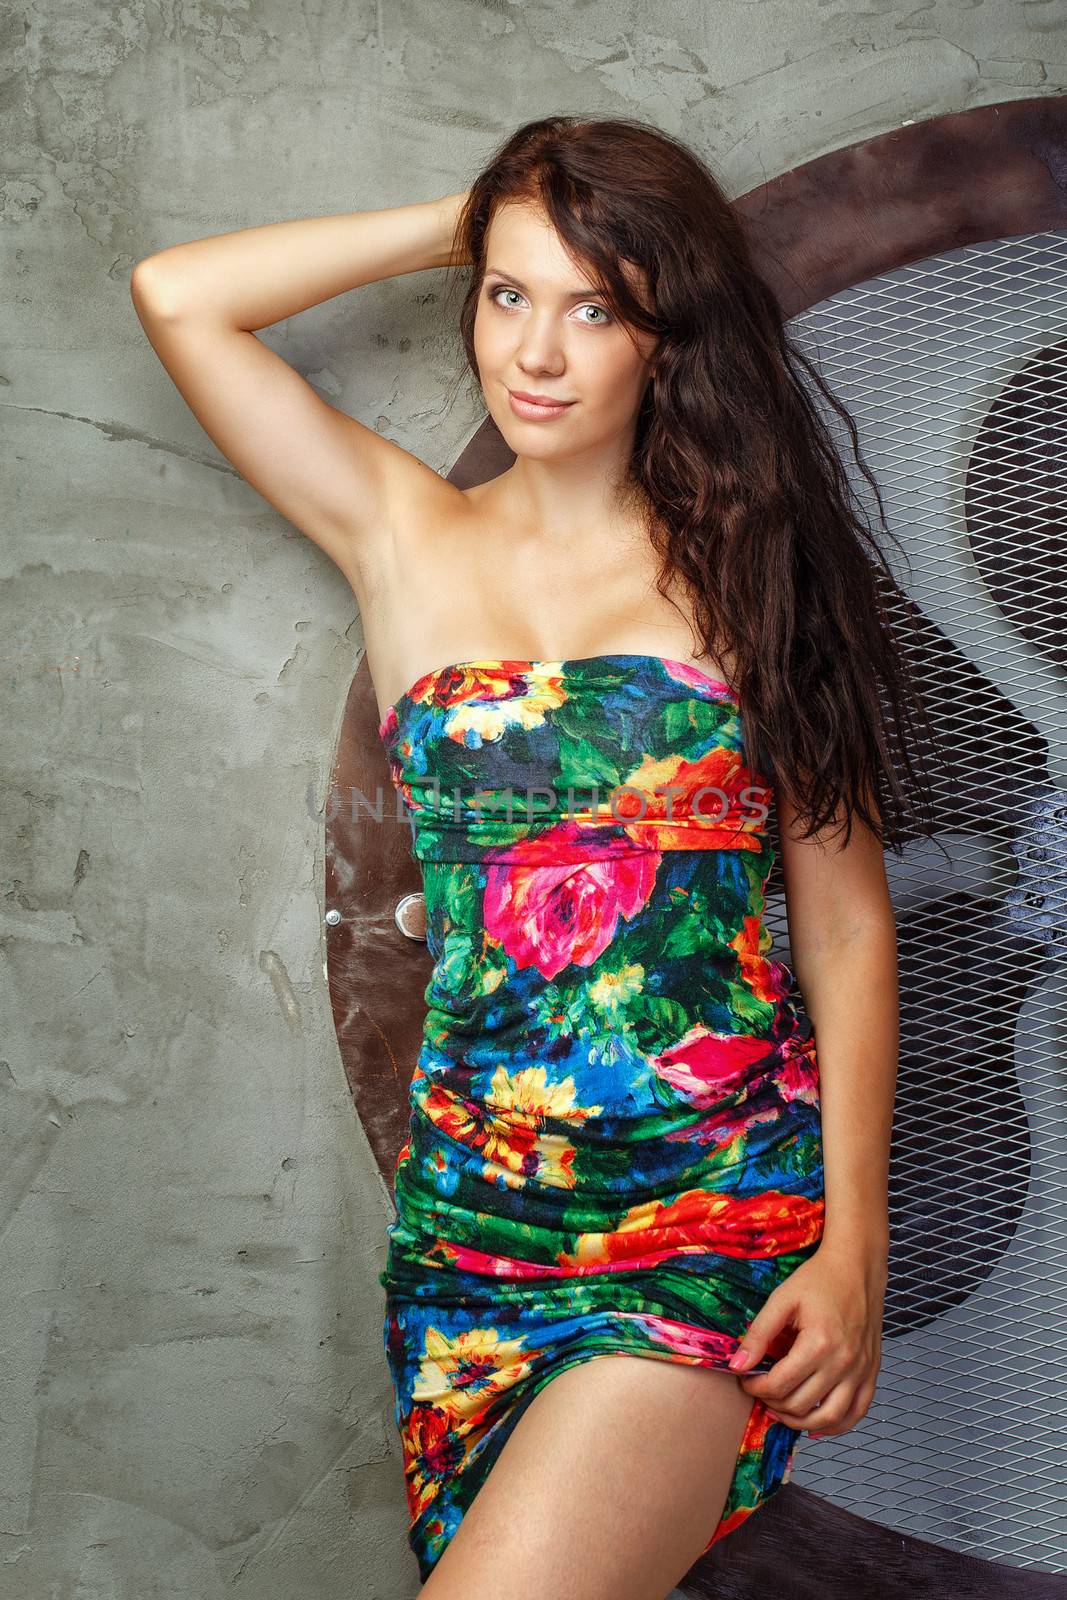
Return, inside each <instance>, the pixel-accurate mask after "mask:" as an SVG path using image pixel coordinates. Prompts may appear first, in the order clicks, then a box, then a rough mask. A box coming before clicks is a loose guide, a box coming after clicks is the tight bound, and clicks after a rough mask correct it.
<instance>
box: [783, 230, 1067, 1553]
mask: <svg viewBox="0 0 1067 1600" xmlns="http://www.w3.org/2000/svg"><path fill="white" fill-rule="evenodd" d="M791 328H792V331H793V333H794V336H795V337H796V338H797V340H798V342H799V343H800V345H801V347H802V348H803V349H804V350H805V351H806V352H807V353H808V354H809V355H811V356H812V357H813V358H814V359H815V360H816V361H817V362H818V363H819V365H820V367H821V370H822V371H823V373H824V374H825V376H826V378H827V379H828V381H829V382H830V384H831V385H832V386H833V388H834V389H835V391H836V393H837V394H838V395H839V396H840V397H841V399H842V400H843V401H844V402H845V403H846V405H848V407H849V409H850V410H851V412H852V415H853V416H854V417H855V419H856V422H857V426H858V428H859V433H860V442H861V445H862V448H863V451H864V454H865V456H866V459H867V461H868V462H869V464H870V466H871V468H872V470H873V472H874V475H875V477H876V479H877V480H878V483H879V486H880V488H881V490H882V493H883V496H884V499H885V505H886V512H887V517H888V519H889V522H890V526H891V527H892V528H893V531H894V533H895V534H896V535H897V536H898V538H899V539H900V540H901V543H902V544H903V546H904V548H905V550H906V551H907V555H908V558H909V560H910V563H911V567H910V571H909V570H908V567H907V564H906V563H905V562H903V561H901V559H900V557H899V553H898V552H896V551H895V550H894V549H893V547H892V546H890V547H889V548H888V549H887V556H888V558H889V560H890V562H891V564H892V566H893V568H894V572H895V573H896V575H897V580H898V582H899V585H900V588H901V591H902V595H903V596H906V597H907V599H906V601H902V604H911V605H914V606H916V607H918V608H919V610H920V612H921V613H922V616H923V618H924V619H925V620H924V622H923V629H924V637H925V640H926V644H925V647H924V650H923V656H922V661H921V670H920V683H921V687H922V688H923V691H924V694H925V695H926V698H927V701H928V704H929V706H930V709H931V714H932V715H933V717H934V718H935V719H936V722H937V725H938V727H939V729H940V730H941V732H942V736H943V739H944V744H945V754H946V755H947V756H948V758H949V771H948V772H947V773H944V774H943V775H942V776H939V777H938V780H937V791H936V792H937V807H938V828H939V833H938V837H939V839H940V842H941V844H942V845H943V846H944V847H945V850H946V851H947V859H946V857H945V856H944V855H942V854H941V853H940V851H939V850H938V849H937V848H936V846H934V845H932V844H931V843H930V842H929V841H926V840H918V841H915V842H914V843H913V844H912V845H911V846H909V847H908V848H907V849H906V851H905V855H904V856H903V858H900V859H897V858H895V857H894V856H892V855H887V857H886V863H887V869H888V872H889V876H890V883H891V887H892V891H893V899H894V904H895V907H896V912H897V921H898V931H899V943H900V968H901V1010H902V1017H901V1021H902V1045H901V1061H900V1074H899V1080H898V1091H897V1105H896V1114H895V1119H894V1134H893V1150H892V1180H891V1190H892V1192H891V1219H890V1220H891V1237H892V1245H891V1256H890V1281H889V1292H888V1296H887V1302H886V1323H885V1334H886V1338H885V1344H884V1353H883V1363H882V1369H881V1373H880V1377H879V1386H878V1391H877V1394H876V1395H875V1398H874V1401H873V1404H872V1406H871V1409H870V1411H869V1412H868V1414H867V1416H866V1417H865V1418H864V1420H863V1421H862V1422H861V1423H860V1424H859V1426H858V1427H857V1428H855V1429H853V1430H852V1431H851V1432H850V1433H848V1434H844V1435H842V1436H841V1437H840V1438H837V1439H828V1440H824V1441H822V1442H821V1443H813V1442H810V1441H808V1442H802V1444H801V1448H800V1450H799V1451H798V1453H797V1459H796V1466H795V1470H794V1481H795V1482H796V1483H799V1484H802V1485H804V1487H806V1488H809V1489H811V1490H813V1491H814V1492H816V1493H819V1494H821V1495H824V1496H826V1498H827V1499H829V1500H831V1501H832V1502H833V1503H835V1504H837V1505H840V1506H842V1507H844V1508H846V1509H848V1510H850V1511H854V1512H856V1513H858V1514H859V1515H862V1516H864V1517H868V1518H870V1519H871V1520H873V1521H876V1522H880V1523H882V1524H885V1525H887V1526H889V1527H893V1528H897V1529H900V1530H904V1531H909V1532H911V1533H913V1534H916V1535H918V1536H921V1537H924V1538H928V1539H932V1540H934V1541H936V1542H937V1543H940V1544H942V1545H944V1546H946V1547H948V1548H952V1549H955V1550H958V1551H965V1552H969V1553H971V1554H977V1555H981V1556H984V1557H985V1558H987V1559H990V1560H1002V1561H1006V1562H1010V1563H1012V1564H1014V1565H1016V1566H1028V1565H1031V1564H1037V1565H1040V1566H1043V1567H1046V1568H1050V1569H1052V1570H1054V1571H1067V1400H1065V1390H1067V1081H1065V1079H1067V1072H1065V1061H1064V1050H1063V1046H1062V1040H1063V1039H1064V1037H1065V1036H1067V1029H1065V1026H1064V1015H1063V1012H1064V1005H1063V997H1064V985H1063V981H1062V980H1063V969H1064V954H1065V945H1067V794H1065V793H1064V787H1063V785H1064V770H1065V765H1067V736H1065V735H1067V727H1065V723H1067V706H1065V697H1064V695H1063V692H1062V687H1061V678H1062V670H1063V666H1064V653H1065V652H1064V642H1065V641H1064V631H1065V619H1067V607H1065V604H1064V599H1065V596H1064V591H1065V588H1067V583H1065V579H1064V576H1063V573H1064V568H1065V565H1067V539H1065V536H1064V535H1065V529H1064V520H1065V517H1067V482H1065V477H1067V235H1062V234H1038V235H1033V236H1027V237H1022V238H1014V239H1006V240H999V241H996V242H992V243H987V244H982V245H978V246H974V247H970V248H966V249H961V250H955V251H952V252H950V253H948V254H945V255H943V256H938V257H937V258H935V259H932V260H928V261H924V262H921V263H917V264H915V265H911V266H908V267H905V268H902V269H899V270H897V271H894V272H891V273H889V274H887V275H885V276H884V277H881V278H877V279H874V280H872V281H870V282H867V283H864V284H861V285H859V286H857V287H855V288H853V289H850V290H847V291H845V292H843V293H841V294H838V295H835V296H834V297H833V298H832V299H830V300H828V301H825V302H823V303H822V304H821V305H818V306H816V307H814V308H812V309H811V310H810V311H808V312H805V313H804V314H803V315H801V316H799V317H797V318H795V319H794V320H793V322H792V324H791ZM845 456H846V460H848V459H849V458H850V452H849V451H848V450H847V448H846V450H845ZM852 479H853V482H854V483H855V485H856V488H857V493H858V494H859V495H860V497H861V498H862V499H863V500H864V503H865V504H868V505H870V504H871V497H870V490H869V488H868V487H867V486H866V484H865V481H864V480H863V479H862V477H861V476H860V474H859V472H858V470H857V469H856V468H855V465H854V463H853V464H852ZM872 526H876V524H875V523H873V522H872ZM776 843H777V841H776ZM778 874H779V869H778V868H777V867H776V869H775V874H774V875H773V876H772V880H771V883H770V885H769V889H770V891H771V899H770V900H769V902H768V922H769V923H770V926H771V929H772V932H773V933H774V936H775V942H776V946H779V947H780V948H781V949H782V951H783V952H786V951H787V950H788V932H787V929H786V925H785V916H784V904H783V902H782V900H781V893H780V891H781V880H780V877H779V876H778Z"/></svg>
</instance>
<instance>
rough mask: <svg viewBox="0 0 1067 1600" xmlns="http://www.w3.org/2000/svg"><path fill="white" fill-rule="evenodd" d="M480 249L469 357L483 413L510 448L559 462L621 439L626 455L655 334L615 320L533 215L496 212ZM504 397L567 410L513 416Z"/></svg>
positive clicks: (523, 209)
mask: <svg viewBox="0 0 1067 1600" xmlns="http://www.w3.org/2000/svg"><path fill="white" fill-rule="evenodd" d="M486 247H487V248H486V272H485V278H484V282H483V283H482V287H481V292H480V294H479V297H478V305H477V309H476V313H475V321H474V353H475V359H476V360H477V363H478V372H479V376H480V379H481V386H482V392H483V394H484V395H485V403H486V405H487V407H488V409H489V414H490V416H491V417H492V419H493V421H494V422H495V423H496V425H497V427H498V428H499V429H500V432H501V433H502V435H503V436H504V439H505V441H506V442H507V444H508V446H509V447H510V449H511V450H513V451H514V453H515V454H516V455H519V456H533V457H536V458H538V459H540V460H546V461H547V460H553V461H558V460H565V459H567V458H570V457H573V456H577V455H581V454H583V453H584V452H587V451H589V450H600V449H603V448H604V447H605V446H609V445H612V444H615V443H617V442H618V441H619V440H620V438H622V439H624V440H625V446H626V448H627V452H628V450H629V446H630V443H631V441H632V437H633V430H634V427H635V424H636V418H637V410H638V407H639V405H640V403H641V396H642V395H643V393H644V390H645V385H646V384H647V382H648V377H649V362H650V360H651V357H652V355H653V353H654V349H655V345H656V339H655V336H654V335H651V334H646V333H644V332H642V331H640V330H634V329H630V330H626V329H624V327H623V326H622V324H621V323H619V322H617V321H616V320H615V319H614V317H613V316H612V314H611V312H610V311H609V310H608V308H607V305H606V302H605V301H604V300H603V299H602V298H601V297H600V296H599V295H597V294H596V293H595V291H594V289H593V285H592V283H591V282H590V280H589V279H588V278H587V277H586V276H585V274H584V273H583V272H581V271H579V270H577V269H576V268H575V266H574V265H573V264H572V262H571V260H570V258H569V257H568V256H567V254H566V253H565V251H564V248H563V245H562V243H561V241H560V239H559V236H558V235H557V234H556V232H555V230H554V229H553V228H552V226H551V224H550V223H549V222H548V221H547V219H546V218H545V216H544V214H543V213H542V212H541V211H539V210H535V209H533V208H532V207H530V206H524V205H518V204H515V203H508V204H507V205H503V206H501V207H500V208H499V210H498V211H497V212H496V214H495V215H494V217H493V220H492V222H491V223H490V225H489V231H488V233H487V235H486ZM627 270H630V271H631V272H632V269H627ZM632 281H633V282H634V285H635V287H636V288H637V289H638V292H639V293H640V292H641V289H642V287H643V285H642V284H641V283H640V282H639V281H638V280H637V279H632ZM635 341H636V348H635ZM509 391H511V392H514V391H519V392H520V393H525V394H530V395H536V396H545V397H549V398H551V399H552V400H560V401H569V402H571V403H570V404H569V405H568V406H567V407H566V409H565V410H563V411H562V412H557V413H555V414H554V415H553V414H551V413H547V412H543V413H538V414H537V415H536V416H535V417H533V418H531V417H528V416H523V415H521V414H519V412H517V411H516V409H515V408H514V407H513V405H512V402H511V398H510V395H509Z"/></svg>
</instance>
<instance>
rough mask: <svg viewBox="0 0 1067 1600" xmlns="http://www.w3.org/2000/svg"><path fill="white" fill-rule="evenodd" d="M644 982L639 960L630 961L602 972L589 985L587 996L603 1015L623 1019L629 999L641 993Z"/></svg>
mask: <svg viewBox="0 0 1067 1600" xmlns="http://www.w3.org/2000/svg"><path fill="white" fill-rule="evenodd" d="M644 983H645V969H644V967H643V966H642V965H641V963H640V962H639V961H631V962H629V963H628V964H627V965H625V966H622V967H617V968H616V969H615V971H614V972H602V973H601V974H600V977H599V978H598V979H597V980H596V982H595V983H591V984H590V985H589V998H590V1000H592V1002H593V1004H594V1005H595V1006H596V1008H597V1010H598V1011H601V1012H603V1013H604V1015H605V1016H607V1017H615V1018H620V1019H624V1018H625V1014H626V1009H627V1007H628V1005H629V1003H630V1001H631V1000H634V999H636V998H637V996H638V995H639V994H640V993H641V991H642V990H643V988H644Z"/></svg>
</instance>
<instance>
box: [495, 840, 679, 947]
mask: <svg viewBox="0 0 1067 1600" xmlns="http://www.w3.org/2000/svg"><path fill="white" fill-rule="evenodd" d="M573 833H574V828H573V824H571V823H569V822H564V823H561V824H560V825H559V827H558V828H552V829H548V830H546V831H545V832H544V833H539V834H537V835H536V836H535V837H534V838H531V839H528V840H523V841H520V842H519V843H518V844H513V845H511V846H509V849H508V854H509V860H508V861H507V862H506V863H500V864H499V865H496V866H494V865H492V864H491V863H490V864H488V865H487V867H486V874H487V878H488V883H487V885H486V890H485V896H484V901H483V907H482V915H483V918H484V924H485V929H486V932H487V933H488V934H489V935H490V937H491V938H494V939H496V940H498V941H499V943H500V944H501V945H503V947H504V949H505V950H506V951H507V953H508V955H509V956H510V957H511V959H512V961H514V963H515V965H516V966H517V967H536V968H537V970H538V972H540V973H541V974H542V975H543V976H544V977H546V978H554V977H556V975H557V974H558V973H560V972H562V971H563V968H564V967H566V966H569V965H570V964H571V963H572V962H574V963H576V964H577V965H578V966H581V967H588V966H590V965H592V963H593V962H594V961H595V960H596V959H597V957H598V956H599V955H601V954H602V953H603V951H604V950H606V949H607V947H608V945H609V944H610V943H611V941H612V939H613V938H614V936H615V929H616V927H617V925H618V921H619V918H620V916H621V917H625V918H626V919H627V920H629V919H630V918H631V917H633V916H635V915H636V914H637V912H638V911H640V909H641V907H642V906H643V905H645V904H646V902H647V901H648V898H649V896H650V894H651V893H652V888H653V885H654V884H655V881H656V870H657V868H658V866H659V862H660V856H659V853H658V851H649V852H648V853H646V854H638V853H636V852H634V853H630V854H627V855H624V856H616V857H614V858H612V859H606V860H601V861H596V860H593V861H582V862H579V863H578V864H577V865H576V864H575V862H574V861H573V860H569V861H560V862H559V864H558V865H556V864H553V863H552V862H551V861H548V862H547V863H546V862H545V861H544V857H545V855H546V852H549V851H550V850H551V847H552V845H553V843H554V842H555V840H556V838H557V837H558V839H559V843H560V845H561V854H562V853H563V849H562V847H563V846H565V845H566V844H568V843H570V842H572V838H573ZM524 844H525V845H528V846H529V848H530V852H531V854H534V853H535V852H536V855H537V857H538V864H537V865H533V864H531V865H530V866H524V865H523V864H522V860H521V856H522V850H523V845H524Z"/></svg>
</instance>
